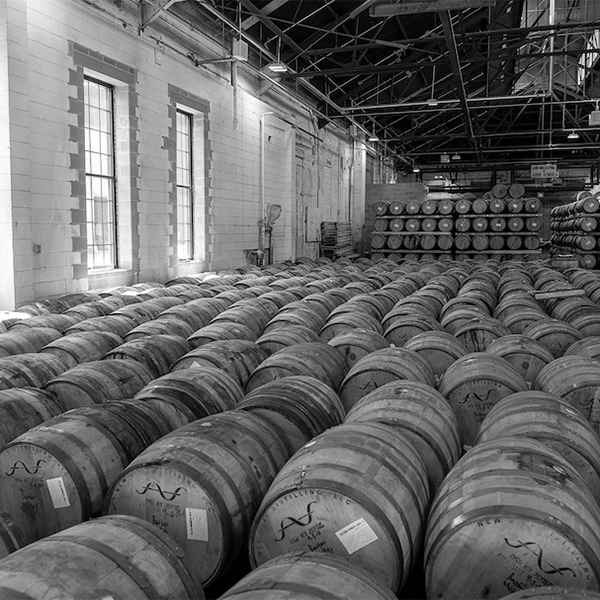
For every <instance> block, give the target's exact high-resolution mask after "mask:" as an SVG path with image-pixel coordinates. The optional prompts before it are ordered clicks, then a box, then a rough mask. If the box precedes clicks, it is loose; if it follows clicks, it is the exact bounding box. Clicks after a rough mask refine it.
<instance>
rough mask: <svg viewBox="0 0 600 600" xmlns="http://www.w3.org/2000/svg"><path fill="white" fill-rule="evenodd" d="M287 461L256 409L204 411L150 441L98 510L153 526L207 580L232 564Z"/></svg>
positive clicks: (274, 434)
mask: <svg viewBox="0 0 600 600" xmlns="http://www.w3.org/2000/svg"><path fill="white" fill-rule="evenodd" d="M287 459H288V455H287V452H286V448H285V443H284V441H283V439H282V438H281V436H280V435H279V434H278V432H277V430H276V429H274V428H273V427H272V426H271V425H270V424H269V423H268V421H266V420H265V419H262V418H261V417H259V416H258V415H257V414H254V413H253V412H250V411H228V412H224V413H220V414H218V415H212V416H210V417H205V418H204V419H199V420H197V421H194V422H193V423H190V424H189V425H186V426H184V427H180V428H179V429H177V430H175V431H174V432H172V433H170V434H169V435H166V436H164V437H163V438H162V439H160V440H157V441H156V442H154V443H153V444H152V445H150V446H149V447H148V448H147V449H146V450H145V451H144V452H142V453H141V454H140V455H139V456H138V457H137V458H136V459H135V460H133V461H132V462H131V463H130V464H129V466H128V467H127V468H126V469H124V470H123V471H121V473H120V474H119V475H118V477H117V478H116V480H114V483H113V485H112V487H111V488H110V490H109V491H108V493H107V495H106V500H105V505H104V513H105V514H125V515H131V516H134V517H138V518H142V519H145V520H147V521H149V522H150V523H155V524H158V525H159V526H160V527H161V529H162V530H163V531H164V532H165V533H167V534H168V535H169V536H170V537H171V538H172V539H173V540H174V541H175V542H176V543H177V544H178V545H179V546H180V548H182V549H183V551H184V553H185V554H184V557H183V562H184V564H185V565H186V567H187V568H188V570H189V571H191V572H194V573H195V574H196V576H197V577H198V578H199V579H200V580H201V581H202V584H203V585H204V586H207V585H209V584H210V583H212V582H213V581H215V580H216V579H218V578H219V577H221V576H222V575H224V574H225V573H226V572H227V570H228V569H230V568H231V567H232V566H233V565H234V564H235V562H236V560H237V558H238V557H239V556H240V554H241V552H242V550H243V548H244V546H245V544H246V540H247V536H248V532H249V529H250V525H251V523H252V519H253V518H254V515H255V513H256V510H257V509H258V506H259V504H260V501H261V499H262V498H263V496H264V495H265V493H266V492H267V489H268V487H269V485H270V484H271V482H272V481H273V479H274V477H275V475H276V473H277V472H278V471H279V470H280V469H281V467H282V466H283V465H284V463H285V461H286V460H287Z"/></svg>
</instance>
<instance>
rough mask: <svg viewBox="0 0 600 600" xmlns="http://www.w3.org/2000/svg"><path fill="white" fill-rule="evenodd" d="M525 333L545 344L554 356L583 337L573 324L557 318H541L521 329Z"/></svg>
mask: <svg viewBox="0 0 600 600" xmlns="http://www.w3.org/2000/svg"><path fill="white" fill-rule="evenodd" d="M523 335H526V336H528V337H530V338H532V339H534V340H536V341H538V342H539V343H540V344H542V345H543V346H546V348H548V350H550V352H551V353H552V356H554V358H559V357H561V356H562V355H563V354H564V353H565V351H566V350H567V348H568V347H569V346H570V345H571V344H573V343H574V342H576V341H577V340H581V339H583V335H582V334H581V333H580V332H579V330H577V329H575V327H573V325H571V324H570V323H567V322H566V321H560V320H559V319H541V320H539V321H535V322H534V323H531V325H528V326H527V327H526V328H525V329H524V330H523Z"/></svg>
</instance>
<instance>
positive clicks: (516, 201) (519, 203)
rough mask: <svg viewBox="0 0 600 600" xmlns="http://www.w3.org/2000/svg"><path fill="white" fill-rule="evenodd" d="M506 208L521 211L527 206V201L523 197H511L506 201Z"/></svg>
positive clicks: (516, 211) (511, 211) (510, 210)
mask: <svg viewBox="0 0 600 600" xmlns="http://www.w3.org/2000/svg"><path fill="white" fill-rule="evenodd" d="M505 202H506V210H507V211H508V212H509V213H520V212H522V211H523V208H524V207H525V202H524V201H523V199H522V198H510V199H507V200H506V201H505Z"/></svg>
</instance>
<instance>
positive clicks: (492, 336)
mask: <svg viewBox="0 0 600 600" xmlns="http://www.w3.org/2000/svg"><path fill="white" fill-rule="evenodd" d="M509 334H510V330H509V329H508V327H506V325H504V323H502V321H499V320H498V319H494V318H493V317H485V316H481V317H477V318H474V319H469V320H467V321H465V322H463V323H461V324H460V325H458V326H457V327H456V329H455V330H454V331H453V335H454V336H455V337H456V338H457V339H458V341H459V342H460V343H461V344H462V345H463V346H464V347H465V348H466V350H467V352H485V350H486V348H487V347H488V346H489V345H490V344H491V343H492V342H493V341H494V340H497V339H498V338H500V337H503V336H506V335H509Z"/></svg>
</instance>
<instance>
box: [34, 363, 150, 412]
mask: <svg viewBox="0 0 600 600" xmlns="http://www.w3.org/2000/svg"><path fill="white" fill-rule="evenodd" d="M49 356H51V355H49ZM52 358H55V357H52ZM57 360H58V359H57ZM152 379H154V375H153V373H152V372H151V371H150V370H149V369H148V368H147V367H146V366H144V365H143V364H142V363H140V362H137V361H134V360H130V359H125V358H123V359H114V360H96V361H92V362H88V363H82V364H80V365H77V366H76V367H73V368H72V369H69V370H68V371H65V372H64V373H61V374H59V375H58V376H56V377H54V378H52V379H50V380H49V381H48V382H47V383H45V384H44V385H43V388H44V389H45V390H47V391H49V392H50V393H52V394H54V395H55V396H56V398H58V401H59V402H60V404H61V406H63V407H64V409H65V410H68V409H70V408H79V407H83V406H91V405H93V404H100V403H102V402H108V401H109V400H122V399H123V398H130V397H131V396H133V395H134V394H136V393H137V392H139V391H140V390H141V389H142V388H143V387H144V386H145V385H147V384H148V383H150V381H152Z"/></svg>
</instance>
